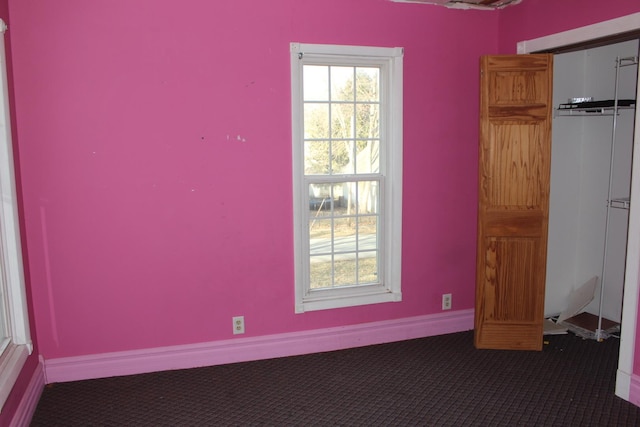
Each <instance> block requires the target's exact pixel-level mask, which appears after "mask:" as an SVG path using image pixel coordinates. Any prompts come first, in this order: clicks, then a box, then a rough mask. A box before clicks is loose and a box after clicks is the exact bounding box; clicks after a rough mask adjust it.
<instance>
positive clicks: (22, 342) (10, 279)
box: [0, 19, 33, 411]
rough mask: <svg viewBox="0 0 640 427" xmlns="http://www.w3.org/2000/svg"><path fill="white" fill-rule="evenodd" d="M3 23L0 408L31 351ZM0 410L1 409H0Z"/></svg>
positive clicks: (0, 56)
mask: <svg viewBox="0 0 640 427" xmlns="http://www.w3.org/2000/svg"><path fill="white" fill-rule="evenodd" d="M6 29H7V26H6V24H5V23H4V21H2V20H1V19H0V32H1V33H2V38H1V40H0V79H1V83H0V84H1V85H2V86H1V87H2V99H0V197H1V199H2V203H1V206H0V244H1V245H2V248H1V256H2V259H1V262H2V265H3V267H4V269H3V272H4V287H5V289H4V291H5V295H6V305H7V308H6V312H7V313H6V314H7V319H6V321H7V323H8V325H7V326H8V327H7V334H8V335H9V338H10V343H9V345H8V346H7V348H6V349H5V350H4V351H3V352H2V354H1V355H0V408H1V407H2V406H4V403H5V402H6V400H7V397H8V396H9V393H10V392H11V389H12V388H13V385H14V384H15V382H16V380H17V378H18V375H19V374H20V371H21V370H22V367H23V365H24V363H25V361H26V360H27V357H28V356H29V354H31V352H32V351H33V345H32V343H31V335H30V331H29V315H28V311H27V302H26V294H25V285H24V283H25V282H24V270H23V264H22V245H21V242H20V225H19V224H20V223H19V220H18V218H19V217H18V202H17V198H16V185H15V176H14V164H13V148H12V139H11V119H10V115H9V93H8V92H9V90H8V83H7V61H6V53H5V45H4V32H5V31H6ZM0 411H1V409H0Z"/></svg>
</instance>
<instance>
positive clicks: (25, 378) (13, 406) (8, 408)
mask: <svg viewBox="0 0 640 427" xmlns="http://www.w3.org/2000/svg"><path fill="white" fill-rule="evenodd" d="M8 3H9V2H8V0H0V18H1V19H2V20H3V21H4V22H5V23H6V24H7V25H9V26H11V22H10V20H9V4H8ZM4 39H5V53H6V59H7V80H8V84H9V103H10V111H11V116H12V117H11V119H12V123H11V127H12V130H13V133H14V134H15V133H16V132H15V130H16V120H15V119H16V114H15V104H14V91H13V72H12V69H13V67H12V60H11V32H10V31H7V32H6V33H5V35H4ZM13 155H14V159H15V160H16V171H15V172H16V186H17V187H18V188H17V189H18V198H19V199H20V197H21V194H20V169H19V156H20V153H19V147H18V139H17V137H16V136H14V137H13ZM23 219H24V217H21V226H22V228H23V232H24V223H23V222H24V221H22V220H23ZM23 250H24V254H23V257H24V262H25V264H26V263H28V258H27V254H26V245H23ZM27 273H28V272H27ZM25 281H26V283H27V289H26V290H27V302H28V304H29V307H30V308H31V307H32V300H31V287H30V286H29V275H28V274H27V275H26V277H25ZM29 320H30V323H31V334H32V343H33V346H34V350H33V352H32V353H31V355H30V356H29V357H28V358H27V361H26V362H25V365H24V366H23V368H22V371H21V372H20V375H19V376H18V378H17V379H16V382H15V384H14V386H13V388H12V390H11V393H9V396H8V397H7V400H6V402H5V403H4V405H3V406H2V411H1V412H0V426H5V425H9V423H10V421H11V420H12V419H13V417H14V415H15V414H16V412H17V411H18V408H19V407H20V405H21V404H22V402H23V398H24V397H25V393H26V392H27V389H28V387H29V382H30V381H31V379H32V377H33V375H34V372H35V370H36V368H37V367H38V356H39V352H38V344H37V339H36V338H37V337H36V329H35V322H34V321H35V317H34V313H33V310H29Z"/></svg>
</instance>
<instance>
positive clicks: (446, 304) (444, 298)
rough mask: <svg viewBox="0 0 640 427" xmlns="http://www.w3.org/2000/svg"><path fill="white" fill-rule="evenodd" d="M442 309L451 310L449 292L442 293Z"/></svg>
mask: <svg viewBox="0 0 640 427" xmlns="http://www.w3.org/2000/svg"><path fill="white" fill-rule="evenodd" d="M442 309H443V310H451V294H442Z"/></svg>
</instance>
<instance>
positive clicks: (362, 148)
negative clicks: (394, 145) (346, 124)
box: [356, 140, 380, 173]
mask: <svg viewBox="0 0 640 427" xmlns="http://www.w3.org/2000/svg"><path fill="white" fill-rule="evenodd" d="M357 146H358V148H357V152H358V154H356V173H378V172H380V142H379V141H377V140H374V141H358V144H357Z"/></svg>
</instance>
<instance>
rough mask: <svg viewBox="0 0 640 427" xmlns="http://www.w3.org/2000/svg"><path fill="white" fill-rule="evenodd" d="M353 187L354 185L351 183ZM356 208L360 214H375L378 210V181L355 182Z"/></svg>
mask: <svg viewBox="0 0 640 427" xmlns="http://www.w3.org/2000/svg"><path fill="white" fill-rule="evenodd" d="M352 187H355V185H352ZM355 198H356V209H357V212H358V213H360V214H363V213H367V214H377V213H378V212H379V207H378V203H379V198H380V197H379V189H378V181H360V182H358V183H357V192H356V194H355Z"/></svg>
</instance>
